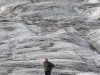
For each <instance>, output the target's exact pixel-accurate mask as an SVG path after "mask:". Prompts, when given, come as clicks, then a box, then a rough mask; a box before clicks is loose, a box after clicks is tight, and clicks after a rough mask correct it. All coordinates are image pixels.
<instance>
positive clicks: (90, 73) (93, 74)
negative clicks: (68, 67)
mask: <svg viewBox="0 0 100 75" xmlns="http://www.w3.org/2000/svg"><path fill="white" fill-rule="evenodd" d="M77 75H97V74H96V73H93V72H88V73H81V74H77Z"/></svg>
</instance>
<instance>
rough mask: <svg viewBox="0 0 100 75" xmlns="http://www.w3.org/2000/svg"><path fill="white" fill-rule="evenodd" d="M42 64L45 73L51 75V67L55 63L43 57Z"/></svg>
mask: <svg viewBox="0 0 100 75" xmlns="http://www.w3.org/2000/svg"><path fill="white" fill-rule="evenodd" d="M43 66H44V69H45V75H51V71H52V68H53V67H55V65H54V64H53V63H51V62H49V61H48V59H47V58H45V61H44V62H43Z"/></svg>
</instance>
